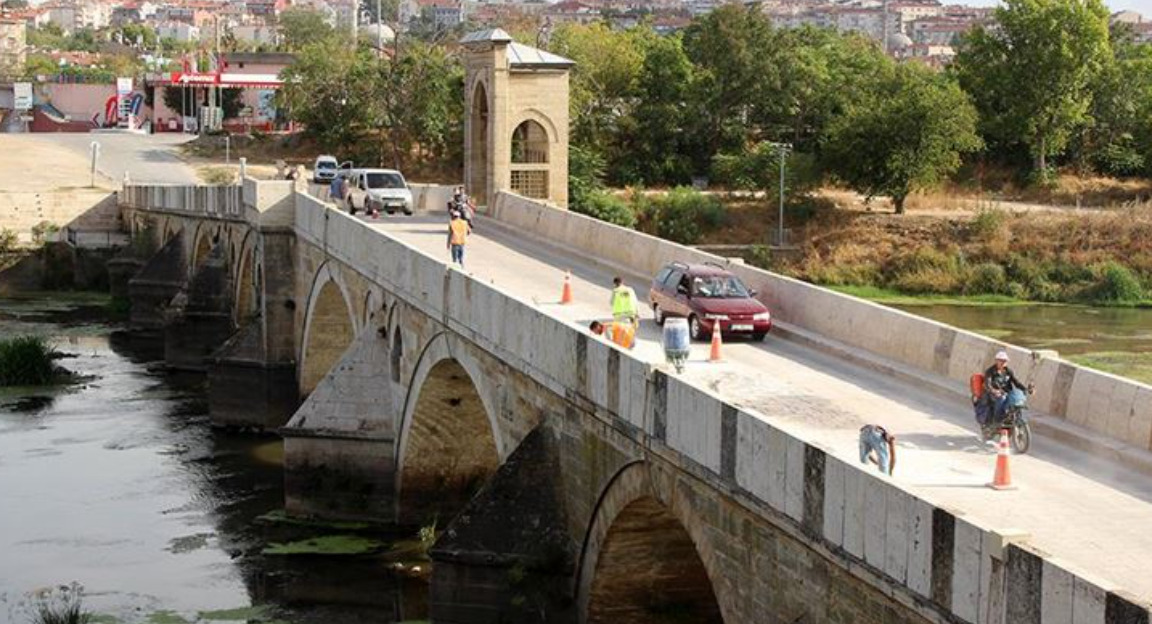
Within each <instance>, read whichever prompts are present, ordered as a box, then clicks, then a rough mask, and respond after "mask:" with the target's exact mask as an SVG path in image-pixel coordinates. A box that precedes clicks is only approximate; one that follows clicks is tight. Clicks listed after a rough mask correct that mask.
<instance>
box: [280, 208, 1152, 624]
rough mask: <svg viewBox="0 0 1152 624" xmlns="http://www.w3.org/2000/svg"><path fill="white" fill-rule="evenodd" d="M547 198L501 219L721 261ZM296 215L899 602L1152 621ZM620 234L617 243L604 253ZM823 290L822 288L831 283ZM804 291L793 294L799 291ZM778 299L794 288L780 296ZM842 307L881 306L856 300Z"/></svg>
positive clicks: (585, 240) (755, 574)
mask: <svg viewBox="0 0 1152 624" xmlns="http://www.w3.org/2000/svg"><path fill="white" fill-rule="evenodd" d="M538 208H543V207H537V206H536V205H535V204H531V203H530V202H526V201H525V200H520V199H519V198H515V197H509V196H502V199H499V200H498V202H497V207H496V214H497V216H498V218H502V219H503V220H505V221H507V222H509V223H511V224H513V225H517V226H518V227H522V228H525V229H526V230H528V231H531V232H537V233H540V234H542V235H544V236H548V237H549V238H550V239H552V240H556V241H559V242H562V243H564V244H568V245H569V246H572V247H574V248H579V249H583V250H585V251H586V252H589V253H597V254H601V257H603V258H604V259H606V260H608V261H615V262H618V263H620V264H621V265H628V266H630V267H632V268H634V269H640V270H647V269H648V268H652V269H654V268H657V267H658V266H659V265H661V264H662V263H663V262H665V261H668V260H671V259H681V260H683V259H690V260H691V259H708V260H713V259H715V260H721V259H719V258H717V257H715V256H709V255H707V254H700V253H699V252H694V251H692V250H688V249H685V248H679V247H677V246H672V245H671V244H668V243H664V242H663V241H658V240H657V239H650V238H643V239H641V238H633V237H636V236H640V235H637V234H635V233H628V232H627V231H618V230H617V229H613V228H611V227H610V226H609V227H608V228H607V229H603V230H602V229H601V228H600V227H599V224H598V223H593V222H590V221H591V220H587V219H584V218H583V217H580V216H579V215H571V216H572V218H573V220H572V221H571V222H566V221H565V220H563V219H556V218H554V216H558V215H567V214H569V213H564V212H562V211H554V212H555V213H556V214H553V212H549V211H551V210H552V209H547V210H542V209H538ZM295 221H296V228H297V229H296V231H297V236H298V238H299V239H301V241H302V242H307V243H309V244H311V245H315V246H317V247H320V248H322V249H324V250H325V251H326V252H327V253H328V254H330V255H331V257H332V258H334V259H335V260H338V261H340V262H342V263H344V264H346V265H347V266H349V267H353V268H355V270H357V271H359V272H360V273H362V274H363V275H364V276H365V277H367V278H368V279H370V280H372V281H374V282H375V283H377V284H379V285H381V286H383V287H384V288H385V289H387V290H388V291H389V292H390V293H392V294H393V295H395V296H396V297H398V298H400V299H403V300H404V301H405V302H407V303H408V304H409V305H412V306H414V307H416V308H418V309H419V310H421V311H422V312H424V313H425V314H427V315H429V316H431V317H433V318H435V319H438V320H441V321H442V322H443V324H444V325H446V326H447V327H449V328H450V329H451V330H452V331H454V332H457V333H458V334H460V335H461V336H462V337H464V338H466V339H467V340H469V341H471V342H473V343H475V344H476V345H478V346H480V347H482V348H484V349H485V350H487V351H489V352H490V353H491V354H493V355H494V356H495V357H497V358H499V359H500V360H502V361H504V362H506V363H508V364H509V365H512V366H515V367H516V368H517V369H518V370H520V371H522V372H524V373H525V374H526V375H528V376H530V377H531V378H532V379H533V380H534V381H536V382H538V383H539V384H541V385H542V386H544V387H546V388H548V389H550V390H552V391H553V392H556V393H558V394H560V395H561V396H566V397H569V398H570V400H572V401H574V402H576V403H577V404H580V405H584V406H586V407H587V408H588V409H590V410H591V411H593V412H595V413H596V414H599V415H603V416H604V417H605V418H606V419H608V420H609V422H611V423H612V424H613V426H614V427H615V428H617V429H618V430H620V431H624V432H629V435H631V436H632V437H633V438H634V439H635V440H637V441H638V443H640V444H641V445H642V446H643V447H645V448H646V450H647V451H648V452H650V453H651V454H652V455H653V456H656V457H660V458H661V459H663V460H665V461H668V462H671V463H672V464H674V465H676V466H677V467H678V468H679V469H681V470H683V471H685V472H686V473H688V474H691V475H694V476H695V477H697V478H699V479H701V480H702V481H704V482H706V483H707V484H709V486H710V487H712V488H714V489H716V490H717V491H719V492H722V493H724V494H725V495H727V496H729V497H730V498H731V499H733V500H735V501H737V502H738V503H739V504H740V505H741V506H743V507H744V508H745V509H748V510H750V511H752V512H753V513H754V514H756V515H758V516H760V517H763V518H767V519H768V520H769V521H770V522H772V523H773V524H774V525H775V526H778V527H781V528H782V529H783V530H785V531H786V532H788V533H789V534H790V535H792V536H794V537H795V538H796V539H798V540H802V541H804V543H806V544H808V545H809V546H810V547H811V548H812V549H813V550H814V551H816V552H818V553H821V554H822V556H824V557H827V558H828V559H830V560H832V561H835V562H837V563H838V565H839V566H840V567H841V568H842V569H845V570H850V571H852V574H854V575H855V576H857V577H858V578H861V579H863V580H864V581H865V582H867V583H869V584H871V585H873V586H874V587H876V588H878V589H879V590H880V591H883V592H884V594H885V595H887V596H889V597H891V598H892V599H893V600H894V601H896V602H898V603H900V604H902V605H904V606H906V607H907V608H910V609H913V610H915V611H917V612H919V613H921V614H925V615H926V616H927V615H928V614H929V613H931V614H932V615H931V616H929V619H930V620H932V621H962V622H971V623H973V624H984V623H985V622H989V623H991V622H1003V621H1009V622H1038V623H1041V624H1046V623H1049V622H1053V623H1054V622H1069V621H1076V622H1084V623H1085V624H1087V623H1092V624H1111V623H1112V622H1121V621H1124V622H1127V621H1132V622H1136V621H1141V622H1147V621H1148V618H1149V613H1148V610H1147V607H1146V606H1144V605H1140V604H1137V603H1136V602H1134V601H1132V600H1131V599H1128V598H1126V597H1125V596H1124V595H1123V593H1122V592H1120V591H1117V590H1116V589H1115V588H1112V587H1110V586H1108V585H1107V584H1105V583H1101V582H1097V581H1093V580H1090V577H1088V576H1086V575H1084V574H1083V573H1080V572H1078V571H1074V570H1072V569H1070V568H1068V567H1067V566H1065V565H1063V564H1061V563H1059V562H1057V561H1054V560H1051V559H1049V558H1045V557H1042V556H1041V555H1038V554H1036V553H1033V552H1031V551H1030V550H1028V549H1027V548H1026V547H1025V546H1019V545H1014V544H1010V541H1011V532H1010V531H1001V532H997V531H996V530H993V529H991V528H989V527H985V526H980V525H979V524H977V523H974V522H972V521H971V520H970V519H968V518H964V517H962V516H960V515H958V514H955V513H953V512H951V511H949V510H947V509H944V508H940V507H937V506H935V505H933V504H932V503H930V502H928V501H925V500H923V499H921V498H919V497H917V496H916V495H914V494H912V493H910V492H908V491H905V490H903V489H902V488H900V487H899V486H897V485H896V484H894V483H893V482H892V481H890V480H889V479H887V478H885V477H882V476H879V475H877V474H876V473H874V472H865V471H863V470H861V469H860V468H859V467H858V466H857V465H856V464H854V463H849V462H846V461H844V460H841V459H839V458H837V457H835V456H833V455H831V454H829V453H827V452H825V451H824V450H823V449H821V448H819V447H816V446H813V445H810V444H807V443H805V442H804V441H803V440H802V439H801V438H800V437H798V436H796V435H793V434H791V433H789V432H788V431H787V430H785V429H783V428H780V427H777V426H774V425H771V424H769V423H768V422H767V421H766V420H765V419H764V417H763V416H761V415H760V414H758V413H756V412H753V411H749V410H745V409H741V408H738V407H736V406H734V405H732V404H729V403H725V402H724V401H723V400H721V399H719V398H718V397H716V396H714V395H712V394H710V393H708V392H706V391H704V390H701V389H699V388H696V387H694V386H692V385H690V384H688V383H686V382H684V381H682V380H680V379H678V378H676V377H673V376H669V375H667V374H666V373H665V372H663V371H662V370H659V369H653V368H651V367H649V366H648V365H647V364H645V363H643V362H641V361H639V360H637V359H635V358H634V357H632V356H631V354H629V353H628V352H625V351H622V350H620V349H617V348H616V347H615V346H614V345H610V344H607V343H605V342H603V341H600V340H596V339H594V338H593V337H591V336H589V335H588V334H586V333H585V332H583V331H581V330H580V329H579V328H577V327H575V326H573V325H570V324H568V323H565V322H563V321H560V320H558V319H555V318H553V317H552V316H550V315H548V314H547V313H545V312H543V311H541V310H540V309H538V308H537V307H536V306H533V305H531V304H529V303H526V302H523V301H520V300H519V299H517V298H515V297H514V296H512V295H510V294H508V293H506V292H504V291H502V290H501V289H500V288H498V287H496V286H493V285H491V284H486V283H483V282H482V281H480V280H478V279H475V278H473V277H471V276H469V275H467V274H464V273H462V272H460V271H458V270H456V269H453V268H448V267H446V265H445V264H444V263H443V262H442V261H440V260H437V259H434V258H431V257H429V256H427V255H425V254H423V253H421V252H419V251H417V250H415V249H412V248H410V247H408V246H407V245H405V244H403V243H401V242H399V241H397V240H395V239H392V238H389V237H387V236H383V235H381V233H380V232H378V231H376V230H373V229H372V228H370V227H369V226H367V225H366V224H364V223H362V222H360V221H358V220H356V219H354V218H351V217H349V216H348V215H346V214H343V213H341V212H338V211H335V210H331V209H328V208H327V207H326V206H325V205H324V204H323V203H322V202H319V201H317V200H315V199H313V198H310V197H307V196H304V195H297V201H296V215H295ZM613 243H616V244H618V245H619V246H618V247H616V249H618V250H620V251H613V250H612V249H601V247H602V245H612V244H613ZM638 248H639V249H638ZM747 275H749V281H753V282H754V283H756V285H757V286H760V285H761V284H762V283H769V282H764V281H763V280H764V278H762V277H761V276H759V275H758V274H755V273H753V274H747ZM767 275H768V278H774V277H775V276H771V274H767ZM753 277H755V278H757V279H755V280H753V279H752V278H753ZM779 279H783V278H779ZM789 283H790V281H789ZM811 288H815V287H811ZM781 290H784V289H783V288H781ZM816 290H817V291H818V293H817V294H818V295H821V296H823V294H824V293H826V292H827V291H823V289H816ZM797 292H799V293H800V294H799V295H795V296H802V295H803V294H804V293H805V291H803V290H799V291H797ZM773 296H775V297H780V296H793V295H790V294H788V293H787V291H785V292H782V293H774V294H773ZM831 301H832V302H833V303H837V302H839V300H835V299H833V300H831ZM770 302H771V300H770ZM843 303H844V305H857V304H864V305H867V306H869V307H867V308H865V310H866V311H869V312H886V310H885V309H884V308H880V307H879V306H871V304H866V303H865V302H860V301H859V300H854V299H851V298H847V300H846V301H844V302H843ZM873 308H875V310H873ZM800 310H801V308H797V307H796V306H795V305H794V306H793V307H791V308H788V312H787V314H794V315H799V314H800ZM787 318H790V319H791V318H794V317H787ZM948 329H951V328H948ZM952 331H956V330H952ZM576 504H580V503H579V502H577V503H576ZM587 504H588V505H594V504H595V501H591V502H588V503H587ZM593 512H594V510H593V509H591V508H587V509H583V510H582V511H581V512H580V513H576V514H573V517H574V518H584V519H586V518H588V517H590V516H591V515H592V514H593ZM715 528H716V527H710V526H709V527H695V529H696V530H693V528H692V527H689V533H692V534H701V535H708V540H709V543H708V544H706V545H704V546H701V548H702V551H703V552H705V554H704V558H705V559H706V560H709V561H712V562H714V563H715V565H710V566H709V568H710V569H711V570H713V571H714V572H713V573H714V575H715V578H713V579H712V581H713V583H715V584H716V585H717V586H718V590H717V594H718V597H719V598H720V600H721V603H722V608H723V609H724V612H725V616H726V618H727V619H728V620H729V621H755V620H756V618H757V614H758V613H762V611H758V607H757V604H758V603H757V600H759V599H760V598H758V596H759V597H762V596H768V595H771V594H772V593H773V592H774V591H777V590H778V588H774V587H767V586H762V585H764V584H765V583H766V581H764V580H763V579H768V578H770V577H771V575H770V574H768V573H767V572H766V571H765V570H762V569H760V566H767V565H774V564H772V563H761V559H764V560H765V561H767V559H768V558H767V557H761V553H755V552H749V546H748V545H747V544H746V543H744V542H743V541H742V540H741V538H740V537H739V535H738V534H735V533H733V532H730V531H724V530H713V529H715ZM572 529H573V531H572V532H573V534H576V535H579V534H582V531H583V526H582V525H580V526H578V525H576V524H574V525H573V527H572ZM729 563H731V564H732V565H728V564H729ZM1013 601H1015V604H1012V603H1013ZM1006 605H1007V606H1006ZM1020 605H1024V606H1023V607H1022V606H1020ZM829 608H831V607H829ZM1021 609H1023V610H1021ZM1073 614H1075V619H1074V620H1073ZM1005 618H1007V619H1005ZM860 621H863V620H860Z"/></svg>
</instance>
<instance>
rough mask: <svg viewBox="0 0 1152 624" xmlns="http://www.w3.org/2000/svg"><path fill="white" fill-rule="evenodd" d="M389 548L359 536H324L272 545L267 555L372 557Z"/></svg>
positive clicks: (376, 541) (267, 550)
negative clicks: (371, 555)
mask: <svg viewBox="0 0 1152 624" xmlns="http://www.w3.org/2000/svg"><path fill="white" fill-rule="evenodd" d="M386 546H387V544H385V543H384V542H382V541H380V540H375V539H371V538H367V537H361V536H358V535H324V536H322V537H313V538H309V539H304V540H298V541H295V542H287V543H283V544H279V543H272V544H269V545H268V546H267V547H266V548H264V551H263V552H264V554H265V555H370V554H373V553H377V552H380V551H382V550H384V548H385V547H386Z"/></svg>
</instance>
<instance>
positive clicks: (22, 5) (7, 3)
mask: <svg viewBox="0 0 1152 624" xmlns="http://www.w3.org/2000/svg"><path fill="white" fill-rule="evenodd" d="M0 7H3V8H5V9H11V10H13V11H18V10H20V9H27V8H28V0H4V2H0Z"/></svg>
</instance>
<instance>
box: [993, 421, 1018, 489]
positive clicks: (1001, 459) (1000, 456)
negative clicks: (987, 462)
mask: <svg viewBox="0 0 1152 624" xmlns="http://www.w3.org/2000/svg"><path fill="white" fill-rule="evenodd" d="M998 446H999V449H998V451H997V453H996V474H994V475H993V476H992V483H989V484H988V487H990V488H992V489H993V490H1015V489H1016V486H1014V485H1012V470H1011V468H1009V466H1008V461H1009V455H1008V430H1007V429H1001V430H1000V444H999V445H998Z"/></svg>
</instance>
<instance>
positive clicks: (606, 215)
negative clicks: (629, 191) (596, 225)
mask: <svg viewBox="0 0 1152 624" xmlns="http://www.w3.org/2000/svg"><path fill="white" fill-rule="evenodd" d="M572 210H574V211H576V212H579V213H580V214H586V215H588V216H589V217H593V218H596V219H600V220H601V221H607V222H608V223H615V224H616V225H622V226H624V227H629V228H630V227H635V225H636V214H635V213H634V212H633V211H632V208H631V207H630V206H629V205H628V202H626V201H624V200H623V199H620V198H619V197H616V196H615V195H613V194H611V193H608V192H605V191H593V192H591V193H589V194H588V195H586V196H585V197H584V198H583V201H581V202H580V203H577V204H573V205H572Z"/></svg>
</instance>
